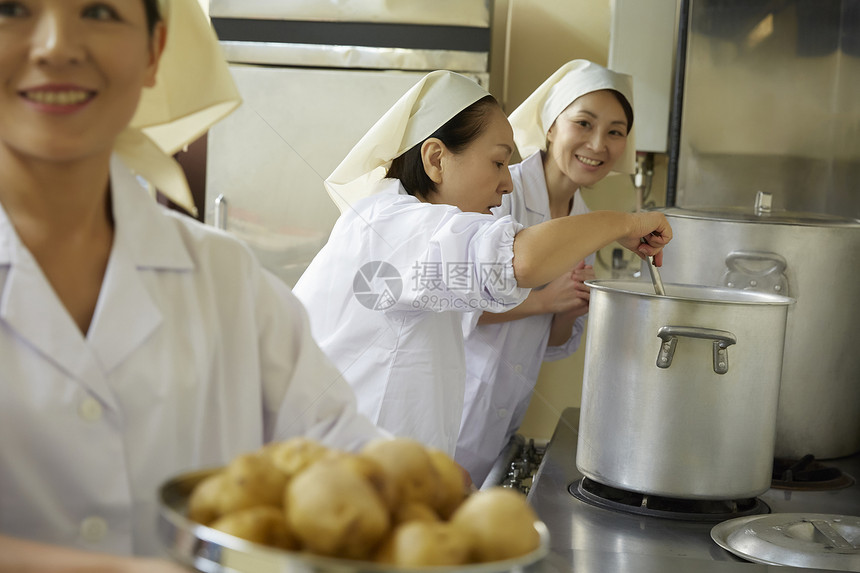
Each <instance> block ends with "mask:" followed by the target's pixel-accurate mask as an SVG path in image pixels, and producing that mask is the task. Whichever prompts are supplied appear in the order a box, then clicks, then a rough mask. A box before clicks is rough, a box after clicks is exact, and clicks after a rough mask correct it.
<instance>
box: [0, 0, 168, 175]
mask: <svg viewBox="0 0 860 573" xmlns="http://www.w3.org/2000/svg"><path fill="white" fill-rule="evenodd" d="M163 34H164V28H163V25H161V24H159V25H158V26H157V27H156V31H155V34H154V36H153V37H150V36H149V34H148V33H147V26H146V14H145V11H144V5H143V2H142V0H0V149H6V150H7V151H11V152H13V153H15V154H19V155H25V156H32V157H34V158H39V159H42V160H53V161H67V160H73V159H77V158H82V157H86V156H88V155H92V154H95V153H109V152H110V150H111V148H112V147H113V143H114V140H115V138H116V136H117V135H118V134H119V133H120V132H121V131H122V130H123V129H124V128H125V127H126V126H127V125H128V123H129V121H130V120H131V118H132V116H133V115H134V112H135V110H136V108H137V104H138V101H139V99H140V95H141V89H142V88H143V87H144V86H151V85H153V84H154V81H155V72H156V67H157V61H158V55H159V54H160V47H161V45H162V39H163Z"/></svg>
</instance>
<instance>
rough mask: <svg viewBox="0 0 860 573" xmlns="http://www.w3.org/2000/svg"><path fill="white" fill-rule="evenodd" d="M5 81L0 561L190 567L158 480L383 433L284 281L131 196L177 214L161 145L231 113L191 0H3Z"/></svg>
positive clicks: (0, 208) (174, 169) (58, 567)
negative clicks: (302, 444) (299, 440)
mask: <svg viewBox="0 0 860 573" xmlns="http://www.w3.org/2000/svg"><path fill="white" fill-rule="evenodd" d="M161 16H163V19H162V17H161ZM0 77H2V85H3V88H2V90H0V364H2V367H0V571H8V570H16V571H20V570H38V571H63V570H75V571H80V570H98V571H113V570H117V571H118V570H129V571H133V570H140V571H144V570H145V571H181V570H184V569H181V568H179V567H177V566H175V565H172V564H171V563H170V562H168V561H167V560H162V559H157V558H154V556H159V555H163V554H164V553H163V549H162V546H161V543H160V542H159V540H158V539H157V538H156V522H157V520H156V516H157V500H156V498H157V489H158V486H159V485H160V484H161V483H163V482H164V481H165V480H166V479H167V478H169V477H171V476H173V475H175V474H177V473H180V472H184V471H188V470H191V469H196V468H200V467H210V466H215V465H221V464H224V463H226V462H227V461H229V460H230V459H231V458H233V457H234V456H236V455H238V454H239V453H242V452H246V451H249V450H253V449H256V448H258V447H260V446H261V445H262V444H263V443H265V442H267V441H269V440H273V439H285V438H289V437H292V436H296V435H305V436H308V437H312V438H315V439H319V440H322V441H324V442H327V443H330V444H332V445H337V446H340V447H344V448H357V447H359V446H360V445H361V444H363V443H364V442H365V441H366V440H367V439H370V438H373V437H376V436H379V435H380V434H379V430H378V429H377V428H375V426H373V424H372V423H371V422H370V421H369V420H367V419H366V418H365V417H363V416H360V415H357V414H356V412H355V399H354V395H353V394H352V391H351V389H350V388H349V386H347V385H346V384H345V383H344V382H343V380H342V379H341V377H340V375H339V373H338V372H337V370H336V369H335V368H334V367H333V366H331V364H330V363H329V362H328V361H327V360H326V359H325V357H324V355H323V354H322V353H321V352H320V350H319V348H318V347H317V346H316V345H315V343H314V342H313V340H312V338H311V336H310V332H309V328H308V324H307V317H306V314H305V313H304V310H303V308H302V306H301V304H300V303H299V302H298V301H297V300H296V299H295V297H293V296H292V295H291V293H290V292H289V289H288V288H287V287H286V286H285V285H284V284H283V283H281V282H280V281H278V280H277V279H276V278H274V277H273V276H272V275H270V274H268V273H266V272H265V271H264V270H263V269H261V267H260V265H259V264H258V263H257V261H256V260H255V259H254V257H253V256H252V255H251V254H250V252H249V250H248V249H247V248H246V247H245V246H243V245H241V244H239V243H238V242H237V241H235V240H234V239H231V238H230V237H229V236H227V235H225V234H223V233H221V232H219V231H216V230H214V229H213V228H210V227H206V226H204V225H202V224H199V223H198V222H197V221H194V220H193V219H191V218H189V217H187V216H184V215H181V214H178V213H176V212H168V211H166V210H165V209H163V208H162V207H161V206H159V205H158V204H157V203H156V202H155V201H154V200H153V198H152V197H151V195H150V193H149V192H148V191H147V190H146V189H145V188H144V187H142V186H141V183H140V180H139V178H144V179H146V180H148V181H149V182H151V183H153V184H155V185H156V186H157V187H158V188H159V189H162V190H165V191H167V192H168V193H169V194H170V196H171V197H172V198H173V199H174V200H175V201H176V202H178V203H181V204H185V205H189V203H190V201H189V198H190V195H189V194H188V190H187V184H186V183H185V180H184V178H183V175H182V172H181V169H180V168H179V166H178V164H176V163H175V162H174V161H173V160H172V158H171V157H170V154H172V153H173V152H175V151H176V150H178V149H180V148H181V147H182V146H183V145H184V144H186V143H188V142H190V141H192V140H193V139H196V138H197V137H198V136H199V135H200V134H201V133H203V132H204V131H205V130H206V129H207V128H208V127H209V125H211V123H213V122H214V121H215V120H217V119H218V118H220V117H222V116H223V115H224V114H225V113H227V112H228V111H230V110H232V109H233V108H234V107H235V106H236V105H238V102H239V99H238V94H237V92H236V90H235V87H234V85H233V83H232V80H231V78H230V75H229V70H228V69H227V66H226V64H225V63H224V61H223V59H222V57H221V55H220V51H219V47H218V44H217V40H216V38H215V36H214V34H213V32H212V30H211V28H210V26H209V23H208V20H207V19H206V16H205V14H204V13H203V12H202V10H201V8H200V5H199V3H198V2H197V0H104V1H101V2H98V3H93V2H90V1H89V0H27V1H26V2H6V3H4V4H3V5H2V9H0ZM141 94H142V95H141ZM135 112H136V113H135ZM132 555H139V556H150V557H151V558H150V559H137V558H132V557H130V556H132Z"/></svg>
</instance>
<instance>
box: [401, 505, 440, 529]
mask: <svg viewBox="0 0 860 573" xmlns="http://www.w3.org/2000/svg"><path fill="white" fill-rule="evenodd" d="M391 521H392V523H393V524H394V525H400V524H401V523H406V522H407V521H439V514H437V513H436V511H435V510H434V509H433V508H432V507H430V506H429V505H425V504H423V503H417V502H414V501H410V502H409V503H404V504H401V505H399V506H398V507H397V508H395V509H394V512H393V513H392V514H391Z"/></svg>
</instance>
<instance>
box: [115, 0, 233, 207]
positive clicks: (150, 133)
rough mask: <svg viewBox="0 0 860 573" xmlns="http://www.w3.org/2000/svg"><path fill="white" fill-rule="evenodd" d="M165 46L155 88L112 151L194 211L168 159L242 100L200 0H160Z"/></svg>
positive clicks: (143, 99)
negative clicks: (165, 33) (165, 39)
mask: <svg viewBox="0 0 860 573" xmlns="http://www.w3.org/2000/svg"><path fill="white" fill-rule="evenodd" d="M159 8H160V10H161V16H162V18H163V19H164V21H165V23H166V24H167V42H166V44H165V46H164V52H163V53H162V55H161V61H160V62H159V65H158V74H157V75H156V80H155V86H154V87H152V88H145V89H144V91H143V94H142V96H141V99H140V103H139V104H138V107H137V111H136V113H135V116H134V117H133V118H132V120H131V123H130V124H129V126H128V127H127V128H126V129H125V131H123V133H121V134H120V136H119V138H118V139H117V142H116V146H115V151H116V153H117V154H119V155H120V157H122V159H123V161H124V162H125V163H126V165H128V167H129V168H130V169H131V170H132V171H133V172H135V173H136V174H137V175H140V176H141V177H143V178H144V179H146V180H147V181H148V182H149V183H151V184H152V185H153V186H154V187H155V188H156V189H158V190H159V191H161V192H162V193H164V194H165V195H166V196H167V197H169V198H170V199H171V200H172V201H173V202H174V203H176V204H178V205H180V206H182V207H183V208H185V209H187V210H188V211H189V212H191V213H196V209H195V207H194V201H193V200H192V197H191V191H190V190H189V188H188V182H187V181H186V179H185V174H184V172H183V171H182V168H181V167H180V166H179V164H178V163H177V162H176V161H175V160H174V159H173V158H172V157H171V156H172V155H173V154H174V153H176V152H177V151H179V150H180V149H182V148H183V147H185V146H186V145H188V144H189V143H191V142H192V141H194V140H196V139H197V138H199V137H200V136H201V135H203V134H204V133H205V132H206V131H207V130H208V129H209V128H210V127H211V126H212V125H213V124H214V123H216V122H217V121H219V120H220V119H222V118H223V117H224V116H226V115H227V114H229V113H230V112H231V111H233V110H234V109H235V108H236V107H237V106H238V105H239V103H241V99H240V97H239V91H238V90H237V89H236V85H235V83H234V82H233V78H232V76H231V75H230V70H229V68H228V66H227V63H226V61H225V60H224V57H223V55H222V53H221V47H220V46H219V44H218V38H217V37H216V36H215V32H214V31H213V30H212V27H211V26H210V24H209V19H208V18H207V17H206V14H204V13H203V9H202V7H201V6H200V2H199V0H159Z"/></svg>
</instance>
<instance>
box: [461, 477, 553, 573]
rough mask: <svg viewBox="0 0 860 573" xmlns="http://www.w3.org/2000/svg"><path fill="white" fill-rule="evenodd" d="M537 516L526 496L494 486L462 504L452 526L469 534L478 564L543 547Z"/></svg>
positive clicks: (517, 555) (511, 556)
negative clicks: (535, 523)
mask: <svg viewBox="0 0 860 573" xmlns="http://www.w3.org/2000/svg"><path fill="white" fill-rule="evenodd" d="M536 520H537V516H536V515H535V513H534V510H533V509H532V508H531V506H530V505H529V504H528V503H526V498H525V496H524V495H523V494H521V493H519V492H517V491H514V490H512V489H508V488H503V487H494V488H490V489H483V490H481V491H478V492H475V493H473V494H472V495H470V496H469V497H467V498H466V500H465V501H464V502H463V503H462V505H460V507H459V508H458V509H457V511H455V512H454V515H452V516H451V523H453V524H456V525H458V526H460V527H461V528H462V529H464V530H466V531H469V532H470V534H471V536H472V538H473V557H474V558H475V560H477V561H482V562H483V561H497V560H500V559H510V558H513V557H519V556H520V555H525V554H526V553H529V552H531V551H533V550H535V549H537V547H538V546H539V545H540V534H539V533H538V532H537V530H536V529H535V527H534V522H535V521H536Z"/></svg>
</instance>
